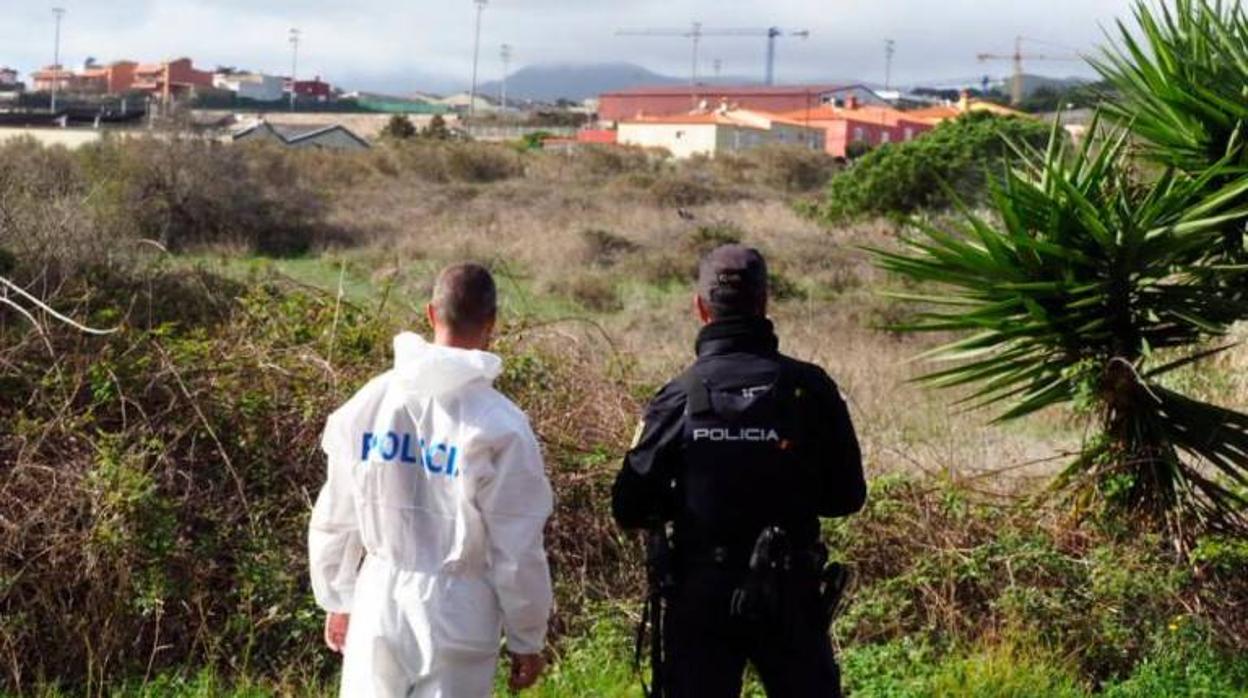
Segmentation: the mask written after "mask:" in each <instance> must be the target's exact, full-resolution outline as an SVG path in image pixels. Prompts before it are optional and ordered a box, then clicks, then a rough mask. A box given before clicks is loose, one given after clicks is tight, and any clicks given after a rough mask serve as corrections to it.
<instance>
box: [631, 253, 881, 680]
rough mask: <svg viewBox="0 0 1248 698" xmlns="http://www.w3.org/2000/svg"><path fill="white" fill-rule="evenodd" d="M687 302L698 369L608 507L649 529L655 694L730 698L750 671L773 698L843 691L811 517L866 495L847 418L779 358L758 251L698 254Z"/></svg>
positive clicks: (653, 414)
mask: <svg viewBox="0 0 1248 698" xmlns="http://www.w3.org/2000/svg"><path fill="white" fill-rule="evenodd" d="M695 303H696V309H697V313H698V316H699V317H700V319H701V320H702V322H703V323H704V327H703V328H702V330H701V332H700V333H699V334H698V340H697V360H696V361H695V362H694V364H693V365H692V366H691V367H690V368H689V369H688V370H687V371H686V372H685V373H684V374H682V375H681V376H679V377H678V378H676V379H675V380H673V381H672V382H671V383H668V384H667V385H666V386H665V387H664V388H663V389H662V390H661V391H659V393H658V395H657V396H655V398H654V399H653V400H652V401H651V403H650V405H649V407H648V408H647V410H646V413H645V420H644V422H643V424H642V425H641V426H640V427H639V428H638V433H637V436H636V438H635V440H634V444H633V446H632V448H631V449H630V450H629V452H628V455H627V456H626V458H625V461H624V466H623V468H622V469H621V470H620V473H619V476H618V477H617V479H616V482H615V487H614V490H613V497H612V499H613V501H612V508H613V513H614V515H615V519H616V521H617V522H618V523H619V525H620V526H622V527H624V528H628V529H642V528H644V529H648V530H650V531H652V532H655V534H654V535H652V536H651V540H652V543H651V551H650V553H651V554H650V557H651V560H652V562H654V563H655V564H662V565H664V567H665V569H664V570H663V571H662V572H661V574H660V576H661V577H662V578H663V579H664V580H668V581H667V583H665V585H664V587H665V588H664V589H663V591H662V594H661V596H662V599H661V603H662V608H663V612H662V613H661V614H656V615H655V622H656V623H657V624H658V625H659V626H660V627H658V628H653V629H652V632H655V633H661V634H660V635H657V636H656V637H661V643H660V644H657V645H656V646H655V649H654V654H655V657H654V659H655V660H656V661H657V662H659V663H661V665H662V666H661V670H660V667H658V666H656V667H655V672H654V681H655V684H656V685H655V686H654V687H653V694H654V695H657V696H665V697H671V698H691V697H694V696H696V697H697V698H721V697H724V698H727V697H729V696H732V697H734V698H735V697H736V696H739V695H740V692H741V683H742V674H743V671H744V669H745V664H746V662H747V661H748V662H750V663H751V664H753V665H754V667H755V669H756V670H757V672H758V674H759V677H760V678H761V680H762V682H763V685H764V687H765V688H766V690H767V695H768V696H771V698H808V697H809V698H816V697H817V698H828V697H829V696H839V695H841V689H840V671H839V669H838V667H837V664H836V660H835V657H834V656H833V652H832V645H831V640H830V638H829V634H828V622H829V620H830V615H829V608H828V605H829V603H830V602H831V600H829V599H828V598H827V593H829V592H832V591H835V590H830V589H826V588H825V587H827V586H829V585H830V584H832V580H829V579H828V577H827V575H826V570H827V569H831V568H825V566H824V565H825V562H826V558H827V555H826V549H825V548H823V547H822V545H821V544H820V535H819V518H820V517H839V516H846V515H849V514H852V513H854V512H856V511H858V510H859V509H861V508H862V505H863V503H864V501H865V500H866V482H865V479H864V477H863V471H862V454H861V451H860V450H859V446H858V440H857V437H856V435H855V434H854V428H853V424H852V423H851V421H850V417H849V412H848V410H847V408H846V405H845V402H844V400H843V399H842V398H841V395H840V392H839V391H838V389H837V387H836V384H835V383H833V382H832V379H831V378H829V377H828V375H827V373H825V372H824V371H823V369H821V368H819V367H818V366H815V365H813V364H809V363H805V362H802V361H798V360H796V359H792V358H790V357H787V356H785V355H783V354H781V353H780V352H779V349H778V347H779V340H778V339H777V338H776V335H775V331H774V328H773V326H772V323H771V321H770V320H768V319H767V317H766V311H767V266H766V262H765V261H764V260H763V257H762V255H761V254H759V252H758V251H757V250H754V249H750V248H747V247H743V246H741V245H725V246H723V247H719V248H717V249H715V250H714V251H712V252H711V253H709V254H708V255H707V256H706V257H705V258H703V259H702V260H701V263H700V265H699V270H698V293H697V297H696V299H695ZM655 541H657V542H655ZM656 546H658V547H661V548H663V551H662V553H657V552H656V550H655V548H656ZM657 602H658V601H657V600H656V603H657Z"/></svg>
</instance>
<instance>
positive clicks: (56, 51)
mask: <svg viewBox="0 0 1248 698" xmlns="http://www.w3.org/2000/svg"><path fill="white" fill-rule="evenodd" d="M52 14H53V15H54V16H55V17H56V34H55V38H54V39H53V43H52V109H51V111H52V113H53V114H54V115H55V114H56V92H57V88H58V87H60V82H61V76H62V75H64V73H65V71H63V70H61V18H62V17H64V16H65V8H63V7H53V8H52Z"/></svg>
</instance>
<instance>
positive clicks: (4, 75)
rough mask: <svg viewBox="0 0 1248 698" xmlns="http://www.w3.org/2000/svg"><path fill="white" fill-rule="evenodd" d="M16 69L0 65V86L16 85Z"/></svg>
mask: <svg viewBox="0 0 1248 698" xmlns="http://www.w3.org/2000/svg"><path fill="white" fill-rule="evenodd" d="M16 86H17V71H16V70H13V69H12V68H6V67H4V66H0V88H5V87H16Z"/></svg>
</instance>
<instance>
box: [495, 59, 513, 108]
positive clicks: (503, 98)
mask: <svg viewBox="0 0 1248 698" xmlns="http://www.w3.org/2000/svg"><path fill="white" fill-rule="evenodd" d="M501 57H502V59H503V82H502V87H501V88H500V90H499V100H498V101H499V102H501V103H502V108H503V114H506V113H507V74H508V73H509V72H511V44H503V48H502V52H501Z"/></svg>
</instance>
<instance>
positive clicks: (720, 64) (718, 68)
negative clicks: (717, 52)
mask: <svg viewBox="0 0 1248 698" xmlns="http://www.w3.org/2000/svg"><path fill="white" fill-rule="evenodd" d="M711 67H712V68H714V69H715V82H719V78H720V74H721V73H723V70H724V61H723V59H720V58H716V59H715V61H714V62H713V63H711Z"/></svg>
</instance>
